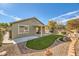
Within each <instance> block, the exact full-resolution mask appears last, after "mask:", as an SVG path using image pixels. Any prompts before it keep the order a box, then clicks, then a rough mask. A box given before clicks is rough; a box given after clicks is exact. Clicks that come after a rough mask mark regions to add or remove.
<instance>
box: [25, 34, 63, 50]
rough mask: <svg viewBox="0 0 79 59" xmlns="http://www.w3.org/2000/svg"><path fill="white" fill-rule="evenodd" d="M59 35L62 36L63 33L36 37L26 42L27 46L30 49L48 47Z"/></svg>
mask: <svg viewBox="0 0 79 59" xmlns="http://www.w3.org/2000/svg"><path fill="white" fill-rule="evenodd" d="M59 37H62V36H61V35H48V36H44V37H40V38H35V39H33V40H29V41H27V42H26V47H28V48H30V49H35V50H42V49H46V48H48V47H49V46H51V45H52V44H53V43H54V42H55V40H56V39H57V38H59Z"/></svg>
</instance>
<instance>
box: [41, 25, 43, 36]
mask: <svg viewBox="0 0 79 59" xmlns="http://www.w3.org/2000/svg"><path fill="white" fill-rule="evenodd" d="M42 31H43V28H42V26H41V37H42V36H43V32H42Z"/></svg>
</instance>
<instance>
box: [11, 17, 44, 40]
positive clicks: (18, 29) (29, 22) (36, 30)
mask: <svg viewBox="0 0 79 59" xmlns="http://www.w3.org/2000/svg"><path fill="white" fill-rule="evenodd" d="M44 33H45V25H44V24H43V23H42V22H41V21H39V20H38V19H37V18H35V17H32V18H28V19H24V20H19V21H16V22H12V23H11V26H10V38H12V39H15V38H19V37H24V36H32V35H42V34H44Z"/></svg>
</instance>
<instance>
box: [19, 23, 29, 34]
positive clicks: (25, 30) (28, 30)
mask: <svg viewBox="0 0 79 59" xmlns="http://www.w3.org/2000/svg"><path fill="white" fill-rule="evenodd" d="M19 26H26V27H28V30H24V32H22V33H21V32H20V30H19V29H20V28H19ZM26 31H27V32H29V25H20V24H18V34H24V33H27V32H26Z"/></svg>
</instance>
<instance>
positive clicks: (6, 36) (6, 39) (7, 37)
mask: <svg viewBox="0 0 79 59" xmlns="http://www.w3.org/2000/svg"><path fill="white" fill-rule="evenodd" d="M12 42H13V40H10V39H9V32H6V33H5V35H4V37H3V42H2V43H12Z"/></svg>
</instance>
